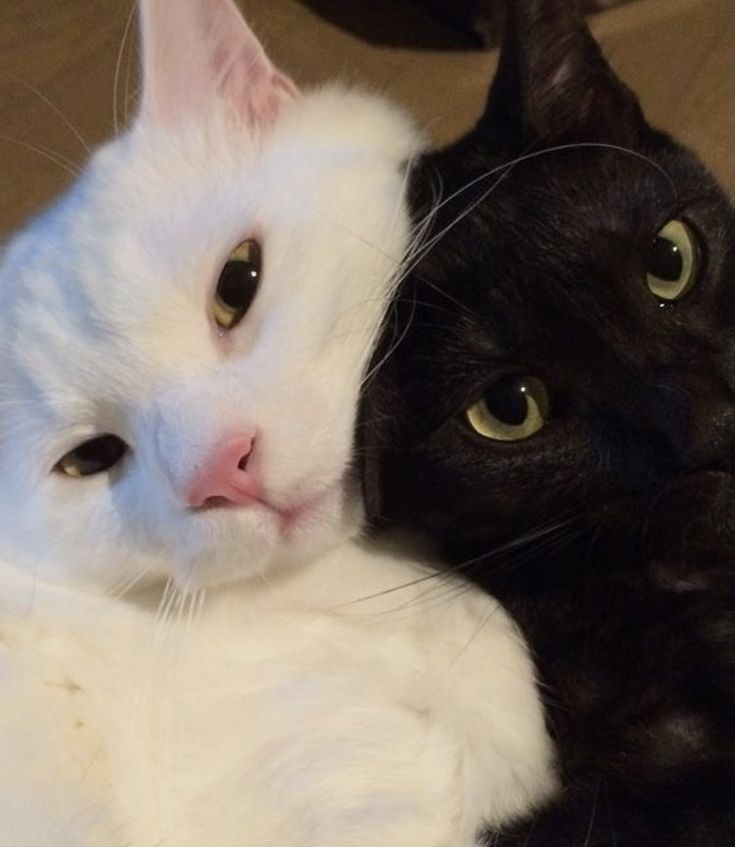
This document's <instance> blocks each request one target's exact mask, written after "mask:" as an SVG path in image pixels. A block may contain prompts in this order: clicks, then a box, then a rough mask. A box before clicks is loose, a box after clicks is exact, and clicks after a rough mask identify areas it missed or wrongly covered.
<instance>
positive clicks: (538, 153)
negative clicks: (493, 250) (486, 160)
mask: <svg viewBox="0 0 735 847" xmlns="http://www.w3.org/2000/svg"><path fill="white" fill-rule="evenodd" d="M584 149H604V150H611V151H616V152H619V153H623V154H625V155H629V156H633V157H634V158H636V159H640V160H641V161H643V162H645V163H646V164H648V165H650V166H651V167H652V168H654V169H655V170H657V171H658V172H659V173H660V174H661V175H662V176H663V177H664V178H665V179H666V181H667V182H668V183H669V186H670V188H671V191H672V194H673V197H674V201H676V199H677V198H678V194H679V192H678V189H677V187H676V183H675V182H674V180H673V178H672V177H671V175H670V174H669V173H668V171H667V170H666V169H665V168H663V167H662V166H661V165H660V164H659V163H658V162H656V161H654V160H653V159H651V158H650V157H648V156H645V155H644V154H643V153H639V152H638V151H637V150H631V149H630V148H628V147H623V146H622V145H619V144H609V143H605V142H601V141H580V142H575V143H569V144H556V145H554V146H553V147H545V148H543V149H542V150H534V151H532V152H529V153H524V154H522V155H520V156H518V157H517V158H515V159H513V160H511V161H510V162H505V163H503V164H502V165H497V166H496V167H494V168H491V169H490V170H488V171H485V172H484V173H482V174H480V175H479V176H477V177H475V178H474V179H472V180H470V181H469V182H468V183H466V184H465V185H463V186H462V187H461V188H458V189H457V190H456V191H454V192H453V193H452V194H450V195H449V196H448V197H445V198H444V200H442V201H441V203H440V205H439V207H437V208H433V209H432V210H431V212H430V213H431V214H433V215H436V213H437V211H438V208H440V207H441V206H444V205H446V204H447V203H450V202H451V201H453V200H455V199H456V198H457V197H459V196H461V195H462V194H463V193H465V192H466V191H469V190H470V189H472V188H474V187H475V186H476V185H479V184H480V183H482V182H483V181H484V180H486V179H490V178H491V177H493V176H495V175H496V174H500V176H499V177H498V179H497V180H496V181H495V182H494V183H493V184H492V185H491V186H490V187H489V188H488V189H487V190H486V191H484V192H483V193H482V194H480V196H479V197H478V198H476V199H475V200H474V201H473V202H472V203H470V204H469V205H468V206H466V207H465V208H464V209H463V210H462V211H461V212H460V213H459V214H458V215H457V217H456V218H454V219H453V220H452V221H451V222H450V223H449V224H447V225H446V227H444V229H442V230H440V231H439V232H438V233H437V234H436V235H434V236H432V237H431V238H430V239H429V240H428V241H427V242H426V244H425V245H424V248H423V251H422V252H421V253H419V255H418V256H417V258H416V259H415V260H414V264H413V265H412V266H409V267H408V268H407V273H410V272H411V271H412V270H413V267H415V266H416V265H418V263H419V262H420V261H421V260H422V259H423V257H424V256H425V255H426V253H428V252H429V251H430V250H431V249H432V248H433V247H434V246H435V245H436V244H437V243H438V242H439V241H441V240H442V238H444V236H445V235H447V234H448V233H449V232H451V230H452V229H454V227H455V226H456V225H457V224H458V223H460V222H461V221H462V220H463V219H464V218H465V217H467V215H469V214H471V212H473V211H474V209H476V208H477V206H479V205H480V204H481V203H483V202H484V201H485V200H486V199H487V198H488V197H489V196H490V195H491V194H492V192H493V191H494V190H495V189H496V188H497V187H498V186H499V185H500V184H501V183H502V182H503V180H504V179H505V178H506V176H508V175H509V174H510V173H512V171H513V170H515V168H516V167H517V166H518V165H520V164H523V163H525V162H529V161H532V160H534V159H538V158H540V157H542V156H548V155H551V154H552V153H561V152H565V151H571V150H584ZM427 214H428V213H427Z"/></svg>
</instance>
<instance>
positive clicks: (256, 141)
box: [0, 0, 554, 847]
mask: <svg viewBox="0 0 735 847" xmlns="http://www.w3.org/2000/svg"><path fill="white" fill-rule="evenodd" d="M141 16H142V35H143V58H144V90H143V97H142V105H141V110H140V114H139V116H138V119H137V121H136V122H135V124H134V126H133V127H132V129H131V130H130V131H129V132H128V133H127V134H126V135H124V136H123V137H121V138H119V139H117V140H115V141H113V142H112V143H110V144H108V145H107V146H106V147H104V148H103V149H101V150H100V151H99V152H98V153H97V154H96V155H95V157H94V158H93V160H92V161H91V163H90V164H89V166H88V168H87V169H86V171H85V174H84V176H83V177H82V179H81V180H80V181H79V182H78V183H77V184H76V185H75V186H74V187H73V188H72V189H71V191H70V192H69V193H68V194H67V195H66V196H65V197H64V198H63V199H62V200H61V201H59V202H58V203H57V204H56V205H55V206H54V207H53V208H51V209H50V210H49V211H47V212H46V213H45V214H44V215H42V216H41V217H40V218H39V219H38V220H37V221H35V222H34V223H33V224H32V225H31V226H29V227H28V228H27V229H26V230H25V231H24V232H23V233H21V234H20V235H18V236H17V237H16V238H15V240H14V241H13V242H12V243H11V245H10V247H9V249H8V250H7V252H6V255H5V256H4V257H3V260H2V265H1V266H0V339H1V341H0V374H2V376H1V377H0V559H1V560H2V563H1V564H0V697H2V702H3V709H2V711H0V748H1V749H2V751H3V758H2V764H0V844H1V845H3V847H5V845H7V847H11V845H12V847H50V846H51V845H58V847H156V846H157V845H172V847H190V846H191V847H205V845H207V847H209V845H215V844H216V845H218V847H229V845H232V847H235V845H237V847H250V845H253V847H255V845H257V847H263V845H281V844H283V845H286V844H288V845H290V847H293V845H305V846H306V845H314V847H351V845H355V847H357V845H360V847H370V845H376V847H377V845H381V847H382V845H396V846H397V847H402V845H405V847H409V845H411V847H418V845H421V847H424V845H426V846H427V847H432V845H436V847H465V845H467V846H468V847H469V845H471V844H473V843H474V840H475V833H476V831H477V830H478V829H479V828H480V827H481V826H482V825H483V824H485V823H487V824H489V825H491V826H492V825H497V824H499V823H501V822H502V821H504V820H506V819H508V818H509V817H510V816H513V815H515V814H518V813H520V812H522V811H524V810H526V809H528V808H529V806H531V805H533V804H534V803H536V802H538V801H540V800H542V799H543V798H545V797H546V796H547V795H548V793H549V792H550V791H551V790H552V789H553V784H554V779H553V772H552V771H553V769H552V754H551V748H550V743H549V740H548V738H547V735H546V733H545V730H544V725H543V717H542V710H541V707H540V703H539V699H538V694H537V691H536V688H535V684H534V675H533V667H532V663H531V660H530V658H529V656H528V653H527V649H526V647H525V645H524V643H523V640H522V639H521V637H520V635H519V633H518V632H517V630H516V628H515V626H514V625H513V623H512V621H511V620H510V619H509V618H508V616H507V615H506V614H505V612H504V611H503V610H502V609H501V608H500V607H499V606H498V605H497V604H496V603H495V602H494V601H493V600H492V599H490V598H488V597H487V596H485V595H482V594H480V593H479V592H476V591H474V590H472V589H470V588H469V587H467V586H463V585H462V584H461V583H460V582H458V581H454V580H452V581H447V580H446V579H445V581H443V582H441V583H439V584H438V587H437V580H436V579H435V578H432V572H431V568H430V565H429V564H428V563H422V562H421V561H420V560H417V559H415V558H414V557H411V556H410V555H409V554H408V553H407V552H404V553H401V552H400V551H399V552H396V551H391V550H388V549H381V548H379V547H378V546H377V545H376V544H374V543H372V544H371V543H363V542H361V541H360V540H359V533H360V523H361V506H360V502H359V496H358V493H357V486H356V483H355V481H354V478H353V476H354V475H353V473H352V468H351V463H352V458H353V429H354V425H355V418H356V407H357V403H358V398H359V393H360V388H361V382H362V380H363V377H364V370H365V367H366V363H367V361H368V358H369V355H370V351H371V346H372V343H373V341H374V338H375V335H376V333H377V331H378V328H379V325H380V322H381V319H382V316H383V314H384V310H385V308H386V306H387V304H388V302H389V297H390V292H391V288H392V285H393V284H394V282H395V281H396V277H397V274H398V270H399V259H400V257H401V256H402V255H404V254H405V252H406V250H407V246H408V239H409V225H408V221H407V212H406V208H405V200H404V193H405V182H406V173H407V168H408V166H409V165H410V161H411V157H412V156H414V155H415V154H416V153H417V152H418V151H419V149H420V136H419V135H418V134H417V132H416V130H415V129H414V128H413V126H412V125H411V123H410V122H409V121H408V120H407V119H406V118H405V117H404V116H403V115H402V114H401V113H399V112H398V111H397V110H395V109H394V108H392V107H390V106H389V105H387V104H386V103H384V102H383V101H381V100H379V99H376V98H374V97H371V96H367V95H364V94H358V93H350V92H347V91H344V90H342V89H339V88H326V89H324V90H321V91H316V92H312V93H309V94H305V95H301V94H300V93H299V92H298V91H297V89H296V88H295V86H294V85H293V83H292V82H291V81H290V80H288V79H287V78H286V77H285V76H284V75H283V74H281V73H279V72H278V71H277V70H275V69H274V67H273V66H272V65H271V63H270V62H269V60H268V59H267V57H266V56H265V54H264V52H263V50H262V48H261V46H260V45H259V44H258V42H257V40H256V39H255V37H254V36H253V34H252V33H251V32H250V30H249V29H248V28H247V26H246V25H245V23H244V22H243V21H242V19H241V17H240V15H239V13H238V11H237V9H236V7H235V6H234V5H233V4H232V2H231V0H176V1H175V2H174V0H143V2H142V5H141ZM167 579H168V582H167V583H166V588H165V589H164V590H163V593H162V594H161V588H160V586H161V585H162V583H163V581H165V580H167ZM133 587H135V588H136V591H137V593H136V594H135V596H134V598H133V596H132V595H131V593H130V592H131V589H132V588H133ZM142 589H145V590H142ZM205 589H206V596H205ZM121 595H125V596H124V597H122V596H121Z"/></svg>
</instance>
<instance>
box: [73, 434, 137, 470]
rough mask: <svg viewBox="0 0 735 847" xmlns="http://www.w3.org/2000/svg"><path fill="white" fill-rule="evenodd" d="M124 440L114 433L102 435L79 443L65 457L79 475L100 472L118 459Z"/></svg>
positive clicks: (121, 454) (123, 451) (122, 451)
mask: <svg viewBox="0 0 735 847" xmlns="http://www.w3.org/2000/svg"><path fill="white" fill-rule="evenodd" d="M125 450H126V447H125V442H124V441H121V440H120V439H119V438H118V437H117V436H115V435H102V436H100V437H99V438H93V439H92V440H91V441H86V442H85V443H84V444H80V445H79V447H77V449H76V450H72V451H71V453H69V454H68V456H67V458H68V460H69V462H70V463H71V464H73V465H74V467H75V468H76V469H77V471H78V472H79V474H80V475H81V476H89V475H90V474H95V473H101V472H102V471H106V470H107V469H108V468H111V467H112V466H113V465H114V464H116V463H117V462H119V461H120V459H121V458H122V456H123V454H124V453H125Z"/></svg>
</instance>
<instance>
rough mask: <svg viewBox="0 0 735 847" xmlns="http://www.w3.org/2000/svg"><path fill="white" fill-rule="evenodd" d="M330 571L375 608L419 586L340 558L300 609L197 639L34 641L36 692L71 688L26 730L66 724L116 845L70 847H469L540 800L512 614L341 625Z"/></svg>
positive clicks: (379, 617)
mask: <svg viewBox="0 0 735 847" xmlns="http://www.w3.org/2000/svg"><path fill="white" fill-rule="evenodd" d="M337 571H341V572H342V573H351V575H352V577H351V581H352V583H353V584H352V585H351V586H345V585H344V579H343V581H342V586H341V589H340V591H345V592H351V591H354V590H355V588H356V586H357V585H360V584H362V585H363V587H364V590H363V591H362V596H365V595H369V594H371V593H378V591H376V589H378V590H384V589H385V588H386V587H395V586H397V585H401V584H403V583H405V582H408V581H410V579H411V578H413V577H415V575H416V570H415V569H414V568H412V567H409V566H408V565H407V564H406V563H405V562H400V561H399V560H391V559H389V558H385V557H383V558H382V559H381V558H378V557H374V556H373V557H371V556H370V555H369V554H366V553H365V552H364V551H362V550H360V549H359V548H355V547H347V548H344V549H342V550H341V551H338V552H337V553H336V554H333V555H332V557H330V558H328V560H325V562H324V563H323V564H322V565H321V566H320V568H319V569H317V570H316V571H314V572H312V573H311V574H310V576H309V577H308V578H306V577H305V578H303V579H296V580H295V583H294V585H293V587H292V590H288V591H281V593H280V594H279V591H280V589H277V590H274V591H273V592H265V594H264V596H262V597H257V596H256V597H248V596H245V595H244V594H241V595H239V596H238V595H234V594H233V595H230V596H226V597H224V598H223V599H220V600H216V599H215V600H213V601H212V602H211V603H210V604H209V606H206V607H205V608H204V610H203V612H202V614H201V616H200V617H198V618H197V619H196V620H195V621H194V623H193V624H192V625H188V624H187V623H186V622H185V621H184V620H182V621H181V622H177V621H170V622H169V623H168V625H167V626H166V627H163V626H162V625H160V624H156V623H155V621H153V620H152V619H151V618H150V617H147V616H145V615H142V616H137V615H125V614H124V615H121V617H120V621H119V622H117V623H116V625H115V626H110V619H109V616H108V617H107V619H106V620H105V621H104V624H103V625H101V626H99V628H98V631H97V632H95V629H96V625H95V621H94V620H93V619H91V618H88V619H87V620H86V621H85V622H84V623H83V624H82V622H81V621H80V622H79V627H78V630H77V631H75V627H74V626H71V627H70V628H69V629H68V630H67V634H68V641H67V642H66V644H63V645H61V646H59V643H58V639H56V640H54V641H53V642H52V644H53V646H52V648H51V649H47V647H46V646H44V642H43V638H41V639H39V640H38V642H37V645H36V646H37V649H38V652H37V654H36V655H37V657H38V666H39V668H43V671H42V672H43V674H44V675H45V676H49V674H51V675H52V676H54V677H55V678H56V679H58V680H67V678H68V679H69V680H73V682H72V683H71V684H70V685H69V686H67V687H66V688H65V687H63V686H62V687H61V688H59V687H58V686H57V687H56V688H51V687H48V686H46V687H45V688H44V687H43V686H35V684H34V685H31V686H30V689H29V691H30V693H29V695H28V696H30V697H31V699H32V698H33V697H35V698H38V700H37V702H36V703H35V704H34V703H33V702H31V703H30V704H28V705H27V707H26V714H27V715H32V714H33V712H34V711H36V712H41V711H44V712H45V713H48V709H47V701H48V702H49V703H51V701H53V702H54V703H55V704H57V705H56V706H54V708H57V706H58V708H59V709H60V710H61V711H63V712H64V720H63V721H62V720H58V719H56V718H55V719H54V720H56V722H57V724H56V725H57V727H58V729H59V732H58V735H57V736H56V737H54V738H53V739H52V741H53V745H56V746H57V747H58V749H59V750H60V751H61V752H60V761H61V759H63V757H64V755H66V756H67V757H68V759H69V762H70V763H72V764H73V766H68V767H63V765H62V767H61V768H60V770H59V774H62V773H63V774H64V775H65V777H66V778H68V776H69V774H71V776H72V779H71V782H73V783H76V784H75V785H72V786H71V787H72V788H73V789H74V790H75V791H77V795H78V802H79V803H80V804H81V806H82V808H84V809H86V810H87V812H86V813H87V814H90V812H89V810H90V809H95V810H97V809H102V810H103V811H104V814H105V815H109V820H108V823H109V825H110V828H111V831H113V832H116V833H117V832H119V833H120V840H119V841H115V842H112V841H110V840H109V839H110V837H111V836H110V835H109V832H105V833H104V834H103V836H101V840H99V839H98V840H95V838H96V837H97V836H96V835H95V836H94V837H90V839H89V840H87V841H73V842H70V847H71V844H74V845H77V844H85V845H86V844H89V845H91V847H97V844H100V845H103V844H104V845H105V847H113V845H114V844H117V843H119V844H120V845H121V847H127V845H131V847H153V845H156V844H160V843H164V844H165V843H172V844H176V845H177V847H189V845H191V847H204V845H209V844H212V843H216V844H218V845H221V847H228V846H229V845H233V847H235V845H237V847H243V845H245V846H246V847H247V845H251V844H252V845H253V847H255V845H258V847H260V845H264V844H274V845H275V844H282V843H292V844H300V845H304V847H307V845H314V847H317V845H318V846H319V847H329V846H330V845H335V847H337V845H340V847H350V845H353V844H354V845H356V846H357V845H361V847H364V845H372V844H375V845H383V844H396V845H403V844H405V845H409V844H410V845H413V844H416V843H421V844H426V845H437V847H439V846H440V845H447V847H463V845H468V847H469V845H471V844H473V843H474V839H473V835H474V831H475V829H476V827H477V826H479V825H480V823H481V822H482V821H483V820H487V821H488V822H490V823H498V822H500V821H501V820H503V819H505V818H507V817H508V816H510V815H512V814H514V813H516V812H518V811H520V810H522V809H524V808H527V807H528V806H529V805H530V803H532V802H533V801H536V800H538V799H540V798H541V797H542V796H544V795H545V794H546V792H547V791H548V790H549V789H550V786H551V781H552V780H551V774H550V755H549V746H548V740H547V739H546V735H545V733H544V730H543V721H542V716H541V713H540V707H539V704H538V698H537V695H536V692H535V687H534V684H533V677H532V671H531V667H530V662H529V661H528V658H527V656H526V654H525V648H524V647H523V645H522V643H521V642H520V641H519V640H518V636H517V633H516V632H515V629H514V628H513V627H512V625H511V624H510V622H509V621H508V619H507V617H506V616H505V614H504V612H502V610H501V609H499V608H498V607H496V606H495V605H494V604H492V601H489V600H488V599H487V598H484V597H482V598H481V597H472V598H469V597H468V598H466V599H464V600H459V601H455V602H454V603H453V604H440V605H439V606H437V607H435V608H432V607H431V606H427V605H425V604H424V603H423V601H422V599H421V598H420V597H419V596H418V595H419V593H420V592H417V591H414V592H413V596H412V595H411V593H410V592H409V594H406V593H405V592H396V594H397V595H398V596H397V597H395V598H394V599H387V598H388V597H390V595H386V596H385V598H384V599H382V600H380V601H373V602H372V604H371V603H370V602H368V603H366V604H352V605H347V606H345V605H343V604H342V602H341V600H342V598H341V597H339V596H336V595H337V594H338V591H337V590H336V589H335V590H334V592H333V593H334V594H335V603H334V604H333V606H332V607H331V608H329V607H326V606H325V605H324V590H325V588H324V586H325V585H328V584H329V581H330V580H332V584H333V585H334V584H335V583H334V578H335V576H336V572H337ZM352 596H353V597H354V596H356V595H354V594H353V595H352ZM358 596H359V595H358ZM296 598H298V600H297V599H296ZM310 598H311V600H313V602H314V604H315V605H317V604H318V610H317V609H315V608H310ZM399 598H400V599H399ZM376 602H378V603H379V605H378V606H376V605H375V603H376ZM489 603H490V604H492V605H488V604H489ZM406 604H407V605H406ZM412 604H415V605H414V607H413V608H412ZM29 650H30V653H32V652H33V645H31V646H30V648H29ZM18 655H21V654H18ZM26 655H27V654H26ZM24 661H26V662H27V659H24ZM31 676H32V675H31ZM44 685H45V683H44ZM31 689H32V690H31ZM24 696H25V695H24ZM58 704H63V705H58ZM79 722H82V723H83V725H84V732H85V733H86V736H85V739H84V743H82V744H80V743H79V742H78V740H77V739H76V738H75V735H74V729H73V728H74V727H75V726H77V724H78V723H79ZM29 723H30V724H31V727H30V729H32V724H33V721H30V722H29ZM62 726H63V729H62ZM70 727H71V729H70ZM51 728H52V729H53V724H52V725H51ZM76 731H77V732H79V731H81V730H80V729H79V728H77V729H76ZM37 787H38V786H37ZM41 788H42V790H45V789H44V788H43V786H41ZM32 823H33V822H32V821H31V824H32ZM115 837H116V838H117V835H116V836H115ZM21 843H22V842H21ZM27 843H28V844H29V845H30V844H33V843H41V842H33V841H32V840H29V841H28V842H27Z"/></svg>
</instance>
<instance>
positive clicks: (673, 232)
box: [644, 220, 700, 302]
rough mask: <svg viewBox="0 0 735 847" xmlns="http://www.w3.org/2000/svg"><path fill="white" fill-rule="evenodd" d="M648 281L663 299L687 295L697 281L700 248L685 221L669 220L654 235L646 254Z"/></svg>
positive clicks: (651, 288)
mask: <svg viewBox="0 0 735 847" xmlns="http://www.w3.org/2000/svg"><path fill="white" fill-rule="evenodd" d="M644 266H645V270H646V282H647V284H648V288H649V289H650V291H651V292H652V293H653V294H655V295H656V297H659V298H660V299H661V300H667V301H669V302H673V301H674V300H679V299H680V298H681V297H683V296H684V295H685V294H686V293H687V291H689V289H690V288H691V287H692V286H693V285H694V284H695V283H696V282H697V279H698V275H699V268H700V250H699V244H698V243H697V239H696V236H695V235H694V233H693V232H692V230H691V229H690V228H689V226H688V225H687V224H685V223H684V221H680V220H674V221H669V223H667V224H666V226H665V227H664V228H663V229H662V230H661V232H659V234H658V235H657V236H656V237H655V238H654V239H653V241H652V243H651V246H650V247H649V248H648V252H647V253H646V256H645V261H644Z"/></svg>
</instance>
